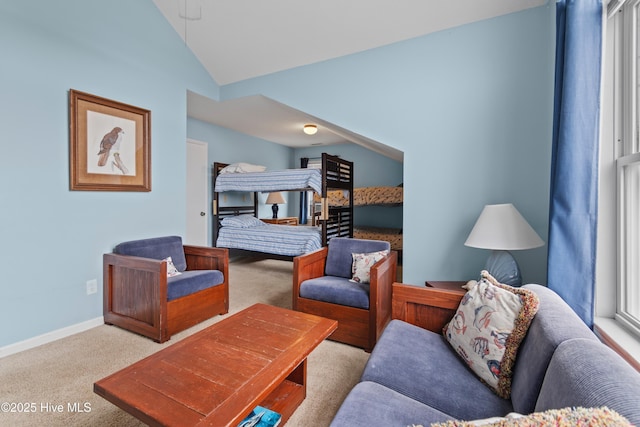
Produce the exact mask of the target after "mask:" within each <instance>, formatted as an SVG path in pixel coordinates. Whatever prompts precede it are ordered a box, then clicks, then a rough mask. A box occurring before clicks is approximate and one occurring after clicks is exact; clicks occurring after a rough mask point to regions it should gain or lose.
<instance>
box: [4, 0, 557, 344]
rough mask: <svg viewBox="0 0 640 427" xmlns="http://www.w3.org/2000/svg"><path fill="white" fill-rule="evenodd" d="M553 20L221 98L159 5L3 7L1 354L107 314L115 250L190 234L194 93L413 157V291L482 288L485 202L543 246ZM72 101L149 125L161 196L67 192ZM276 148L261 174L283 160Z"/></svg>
mask: <svg viewBox="0 0 640 427" xmlns="http://www.w3.org/2000/svg"><path fill="white" fill-rule="evenodd" d="M552 9H553V8H552V5H551V6H544V7H540V8H536V9H531V10H527V11H524V12H521V13H517V14H512V15H507V16H504V17H499V18H495V19H492V20H487V21H483V22H479V23H475V24H471V25H466V26H462V27H459V28H454V29H451V30H447V31H442V32H439V33H436V34H432V35H429V36H425V37H420V38H417V39H413V40H409V41H406V42H402V43H397V44H394V45H390V46H387V47H383V48H380V49H374V50H370V51H367V52H363V53H360V54H356V55H350V56H347V57H343V58H339V59H335V60H331V61H326V62H322V63H319V64H314V65H310V66H305V67H300V68H297V69H293V70H289V71H283V72H280V73H275V74H272V75H268V76H265V77H261V78H256V79H252V80H248V81H244V82H240V83H237V84H233V85H229V86H225V87H223V88H219V87H218V86H217V85H216V83H215V82H214V81H213V80H212V79H211V78H210V76H209V75H208V74H207V73H206V71H205V70H204V69H203V67H202V66H201V64H200V63H198V61H197V60H196V59H195V57H194V56H193V55H192V54H191V52H190V51H188V50H187V49H186V48H185V46H184V43H183V42H182V40H181V39H180V38H179V36H178V35H177V34H176V33H175V31H174V30H173V28H172V27H171V26H170V25H169V24H168V23H167V22H166V20H165V19H164V17H163V16H162V15H161V14H160V12H159V11H158V10H157V8H156V7H155V6H154V4H153V3H152V1H151V0H137V1H130V0H113V1H109V2H105V1H99V0H57V1H55V2H53V1H49V0H21V1H19V2H18V1H14V2H9V1H4V2H2V3H0V51H2V52H3V60H2V67H1V70H2V79H0V94H1V101H0V109H1V110H0V120H1V121H2V122H1V123H2V129H3V133H2V137H1V138H2V139H1V141H2V142H1V144H2V148H3V150H2V151H3V155H2V156H1V157H0V178H1V179H2V182H3V183H4V185H3V187H2V189H1V190H0V196H1V197H0V198H1V200H2V202H1V205H0V224H2V229H1V232H0V235H1V236H2V237H1V238H2V243H3V245H2V249H0V259H2V260H3V266H4V268H3V273H2V278H1V279H0V324H2V325H3V327H2V329H1V332H0V348H1V347H2V346H6V345H9V344H12V343H17V342H19V341H22V340H26V339H28V338H32V337H35V336H37V335H40V334H43V333H47V332H51V331H55V330H57V329H60V328H63V327H67V326H71V325H74V324H77V323H80V322H83V321H87V320H91V319H95V318H98V317H100V316H102V261H101V257H102V254H103V253H105V252H109V251H111V249H112V247H113V246H114V245H115V244H116V243H118V242H120V241H123V240H128V239H134V238H138V237H147V236H155V235H161V234H184V229H185V224H184V222H185V213H184V205H185V198H184V187H185V177H186V173H185V161H186V154H185V139H186V138H187V128H188V129H189V137H191V138H194V139H200V140H207V135H208V132H209V130H207V129H204V130H203V129H202V127H201V126H200V124H198V123H196V122H195V121H191V120H190V121H189V125H188V126H187V117H186V93H187V90H191V91H193V92H196V93H199V94H202V95H205V96H209V97H211V98H213V99H219V98H234V97H238V96H244V95H254V94H262V95H265V96H268V97H270V98H272V99H274V100H277V101H279V102H282V103H284V104H287V105H289V106H291V107H293V108H297V109H299V110H301V111H304V112H306V113H308V114H310V115H313V116H316V117H320V118H322V119H323V120H325V121H328V122H331V123H334V124H335V125H337V126H339V127H342V128H345V129H349V130H350V131H352V132H354V133H357V134H360V135H363V136H365V137H368V138H370V139H373V140H376V141H379V142H382V143H385V144H387V145H390V146H393V147H396V148H398V149H400V150H402V151H404V153H405V156H404V158H405V162H404V165H403V167H404V178H403V181H404V186H405V206H404V219H403V222H404V229H405V235H404V236H405V240H404V242H405V254H404V278H405V281H407V282H409V283H415V284H421V283H423V282H424V280H425V279H452V280H453V279H468V278H470V277H473V276H475V275H477V273H478V271H479V270H480V268H481V266H482V264H483V262H484V259H485V258H486V256H487V254H486V251H482V250H479V249H471V248H466V247H464V246H463V243H464V240H465V238H466V236H467V234H468V232H469V231H470V229H471V227H472V226H473V223H474V222H475V220H476V218H477V216H478V214H479V213H480V211H481V209H482V206H483V205H484V204H487V203H502V202H513V203H514V204H515V205H516V206H517V207H518V208H519V209H520V211H521V212H522V213H523V215H524V216H525V217H526V218H527V219H528V220H529V222H530V223H531V224H532V226H533V227H534V228H535V229H536V230H537V231H538V233H539V234H540V235H541V236H542V237H543V238H545V239H546V235H547V211H548V180H549V163H550V160H549V159H550V151H551V148H550V146H551V142H550V141H551V116H552V114H551V109H552V87H553V50H554V48H553V19H551V17H552V16H553V10H552ZM71 88H73V89H77V90H80V91H84V92H88V93H92V94H94V95H98V96H102V97H105V98H109V99H114V100H117V101H120V102H124V103H127V104H131V105H135V106H139V107H142V108H146V109H149V110H151V111H152V116H151V123H152V132H151V137H152V192H150V193H121V192H79V191H73V192H72V191H69V161H68V157H69V149H68V147H69V131H68V127H69V116H68V90H69V89H71ZM216 133H218V134H224V133H225V132H224V131H222V130H219V132H216ZM227 136H228V137H229V138H232V139H234V138H236V137H237V135H227ZM234 141H237V142H238V143H239V140H237V139H234ZM207 142H209V144H210V149H209V156H210V160H211V161H214V160H224V159H220V158H218V154H222V151H218V149H219V147H218V146H217V144H218V143H219V142H220V141H217V140H209V141H207ZM253 142H256V143H257V142H259V141H252V142H251V143H252V144H253ZM251 147H252V149H253V147H254V146H253V145H251ZM267 147H268V148H267ZM272 149H276V150H280V148H274V146H273V145H272V144H265V148H264V150H265V151H264V152H261V153H256V159H257V160H256V163H259V160H260V159H268V160H269V161H270V162H272V161H274V162H275V161H276V159H281V160H278V161H283V162H284V156H283V157H280V154H282V153H280V152H278V153H276V154H273V156H271V154H269V153H270V151H269V150H272ZM287 151H288V150H287V149H285V152H287ZM238 154H243V155H242V158H241V157H240V156H238V158H237V160H241V161H247V160H248V159H247V157H245V155H244V154H245V153H238ZM258 154H260V155H258ZM226 160H228V161H234V160H236V159H234V158H229V159H226ZM291 162H295V157H294V155H293V154H289V156H288V157H287V160H286V163H287V164H286V165H285V166H288V165H289V164H291ZM356 162H357V159H356ZM283 164H284V163H283ZM274 167H275V165H274ZM545 256H546V247H545V248H542V249H537V250H533V251H526V252H519V253H516V257H517V258H518V259H519V260H520V261H521V266H522V268H523V273H524V277H525V280H528V281H537V282H543V281H544V280H545V277H546V267H545V264H546V263H545ZM90 279H98V284H99V289H98V293H97V294H94V295H89V296H87V295H86V289H85V283H86V281H87V280H90ZM8 325H16V326H12V327H9V326H8Z"/></svg>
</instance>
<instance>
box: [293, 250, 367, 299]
mask: <svg viewBox="0 0 640 427" xmlns="http://www.w3.org/2000/svg"><path fill="white" fill-rule="evenodd" d="M332 240H333V239H332ZM300 296H301V297H302V298H309V299H312V300H316V301H324V302H330V303H333V304H339V305H346V306H349V307H356V308H363V309H367V310H368V309H369V285H368V284H364V283H357V282H353V281H351V280H349V279H346V278H344V277H335V276H322V277H318V278H315V279H309V280H305V281H304V282H302V283H301V284H300Z"/></svg>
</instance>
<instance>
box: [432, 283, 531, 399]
mask: <svg viewBox="0 0 640 427" xmlns="http://www.w3.org/2000/svg"><path fill="white" fill-rule="evenodd" d="M468 288H470V289H469V290H468V292H467V293H466V294H465V296H464V297H463V298H462V301H460V305H459V306H458V310H457V311H456V314H455V315H454V316H453V318H452V319H451V321H450V322H449V323H448V324H446V325H445V326H444V328H443V334H444V337H445V339H446V340H447V341H448V342H449V344H450V345H451V346H452V347H453V349H454V350H455V351H456V352H457V353H458V355H459V356H460V357H461V358H462V359H463V360H464V361H465V362H466V363H467V365H468V366H469V368H470V369H471V370H472V371H473V372H475V373H476V375H478V377H480V379H481V380H482V381H483V382H484V383H486V384H487V385H488V386H489V387H491V388H492V389H493V390H494V391H495V393H496V394H497V395H498V396H500V397H503V398H505V399H507V398H509V396H510V395H511V377H512V375H513V372H512V369H513V365H514V363H515V360H516V354H517V352H518V347H519V346H520V343H521V342H522V340H523V339H524V337H525V335H526V334H527V330H528V329H529V325H530V324H531V320H533V317H534V316H535V314H536V312H537V311H538V303H539V301H538V297H537V296H536V294H535V293H533V292H532V291H530V290H527V289H522V288H514V287H511V286H508V285H504V284H501V283H498V281H496V279H494V278H493V277H492V276H491V275H490V274H489V273H488V272H487V271H484V270H483V271H482V273H481V279H480V281H479V282H475V281H472V282H470V285H469V287H468Z"/></svg>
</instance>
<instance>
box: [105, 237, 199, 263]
mask: <svg viewBox="0 0 640 427" xmlns="http://www.w3.org/2000/svg"><path fill="white" fill-rule="evenodd" d="M113 252H114V253H116V254H120V255H130V256H137V257H142V258H151V259H157V260H163V259H165V258H167V257H171V259H172V261H173V264H174V265H175V266H176V268H177V269H178V271H180V272H182V271H185V270H186V269H187V260H186V258H185V256H184V248H183V246H182V238H181V237H180V236H166V237H153V238H151V239H142V240H133V241H130V242H123V243H120V244H119V245H117V246H116V247H115V248H114V249H113Z"/></svg>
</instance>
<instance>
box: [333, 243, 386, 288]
mask: <svg viewBox="0 0 640 427" xmlns="http://www.w3.org/2000/svg"><path fill="white" fill-rule="evenodd" d="M390 249H391V245H390V244H389V242H383V241H381V240H364V239H352V238H350V237H334V238H332V239H331V240H329V250H328V251H327V261H326V263H325V274H326V275H327V276H337V277H345V278H347V279H351V265H352V261H353V258H352V256H351V254H353V253H368V252H377V251H384V250H387V251H388V250H390Z"/></svg>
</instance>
